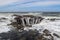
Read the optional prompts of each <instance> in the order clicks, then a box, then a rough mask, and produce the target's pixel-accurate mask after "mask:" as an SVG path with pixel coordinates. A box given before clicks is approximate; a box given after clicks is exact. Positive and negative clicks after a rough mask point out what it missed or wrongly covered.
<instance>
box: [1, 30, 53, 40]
mask: <svg viewBox="0 0 60 40" xmlns="http://www.w3.org/2000/svg"><path fill="white" fill-rule="evenodd" d="M44 31H45V32H44ZM44 31H43V33H39V31H37V30H29V31H26V30H23V31H22V32H19V31H10V32H8V33H0V40H54V37H53V35H52V34H51V33H50V32H48V33H46V32H47V29H45V30H44Z"/></svg>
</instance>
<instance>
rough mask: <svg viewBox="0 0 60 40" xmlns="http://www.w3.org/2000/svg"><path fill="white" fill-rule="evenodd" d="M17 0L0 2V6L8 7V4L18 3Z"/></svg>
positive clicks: (1, 0)
mask: <svg viewBox="0 0 60 40" xmlns="http://www.w3.org/2000/svg"><path fill="white" fill-rule="evenodd" d="M18 1H19V0H0V6H3V5H8V4H11V3H13V2H18Z"/></svg>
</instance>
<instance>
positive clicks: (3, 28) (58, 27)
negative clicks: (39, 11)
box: [0, 13, 60, 40]
mask: <svg viewBox="0 0 60 40" xmlns="http://www.w3.org/2000/svg"><path fill="white" fill-rule="evenodd" d="M11 15H13V14H9V13H8V14H7V13H6V14H0V18H2V17H5V18H7V19H6V20H3V19H2V20H0V33H3V32H8V31H10V30H12V29H13V27H12V26H9V25H7V24H10V23H11V22H10V20H13V18H14V17H12V16H11ZM42 17H43V16H42ZM44 18H45V19H44V20H43V21H42V22H41V23H39V24H34V25H32V27H29V28H28V27H25V28H24V30H29V29H32V30H34V29H37V30H38V31H40V30H41V31H40V32H42V31H43V30H44V29H48V30H49V31H50V32H52V33H56V34H58V35H59V36H60V20H55V21H50V20H47V19H48V18H58V19H60V17H44ZM54 40H60V38H57V37H54Z"/></svg>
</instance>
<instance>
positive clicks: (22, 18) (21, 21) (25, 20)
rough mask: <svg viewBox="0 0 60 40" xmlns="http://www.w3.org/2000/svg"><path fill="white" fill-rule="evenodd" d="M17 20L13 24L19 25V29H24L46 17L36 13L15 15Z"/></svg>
mask: <svg viewBox="0 0 60 40" xmlns="http://www.w3.org/2000/svg"><path fill="white" fill-rule="evenodd" d="M13 16H16V17H15V18H14V20H15V22H12V23H11V25H13V26H14V27H17V28H18V29H23V28H24V27H32V25H33V24H38V23H40V22H41V21H42V20H43V19H44V18H42V17H40V16H34V15H13Z"/></svg>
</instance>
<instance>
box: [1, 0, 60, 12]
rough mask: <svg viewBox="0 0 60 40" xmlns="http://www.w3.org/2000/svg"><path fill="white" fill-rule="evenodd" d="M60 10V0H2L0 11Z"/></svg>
mask: <svg viewBox="0 0 60 40" xmlns="http://www.w3.org/2000/svg"><path fill="white" fill-rule="evenodd" d="M21 11H22V12H25V11H47V12H48V11H53V12H60V0H0V12H21Z"/></svg>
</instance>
